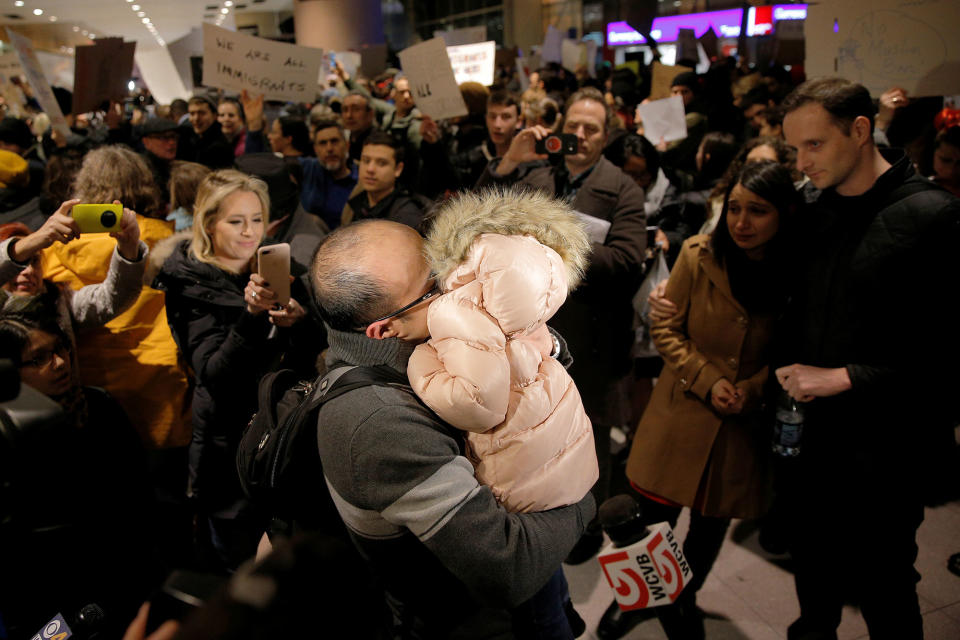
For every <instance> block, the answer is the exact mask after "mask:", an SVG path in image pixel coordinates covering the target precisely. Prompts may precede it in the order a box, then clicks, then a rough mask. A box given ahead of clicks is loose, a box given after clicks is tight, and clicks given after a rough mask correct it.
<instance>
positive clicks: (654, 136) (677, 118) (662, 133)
mask: <svg viewBox="0 0 960 640" xmlns="http://www.w3.org/2000/svg"><path fill="white" fill-rule="evenodd" d="M637 113H638V114H639V115H640V118H641V119H642V120H643V135H644V137H646V139H647V140H649V141H650V142H652V143H653V144H660V142H673V141H674V140H683V139H684V138H686V137H687V120H686V116H685V115H684V111H683V98H681V97H680V96H673V97H671V98H664V99H662V100H653V101H651V102H645V103H643V104H641V105H640V106H639V107H637Z"/></svg>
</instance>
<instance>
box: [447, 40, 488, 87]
mask: <svg viewBox="0 0 960 640" xmlns="http://www.w3.org/2000/svg"><path fill="white" fill-rule="evenodd" d="M447 55H448V56H449V57H450V66H451V67H453V75H454V77H455V78H456V79H457V84H461V83H463V82H479V83H480V84H482V85H483V86H485V87H489V86H490V85H492V84H493V70H494V69H493V67H494V62H495V60H496V55H497V43H496V42H494V41H493V40H491V41H489V42H479V43H477V44H465V45H462V46H459V47H447Z"/></svg>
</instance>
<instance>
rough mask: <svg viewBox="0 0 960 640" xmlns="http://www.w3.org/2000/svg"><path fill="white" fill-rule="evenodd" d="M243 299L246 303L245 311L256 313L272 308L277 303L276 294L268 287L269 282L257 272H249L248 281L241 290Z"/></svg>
mask: <svg viewBox="0 0 960 640" xmlns="http://www.w3.org/2000/svg"><path fill="white" fill-rule="evenodd" d="M243 299H244V300H245V301H246V303H247V311H248V312H249V313H252V314H254V315H257V314H260V313H263V312H264V311H270V310H271V309H273V306H274V305H275V304H276V303H277V294H276V293H274V292H273V291H272V290H271V289H270V283H268V282H267V281H266V280H264V279H263V278H262V277H261V276H260V274H259V273H251V274H250V282H248V283H247V286H246V288H244V290H243Z"/></svg>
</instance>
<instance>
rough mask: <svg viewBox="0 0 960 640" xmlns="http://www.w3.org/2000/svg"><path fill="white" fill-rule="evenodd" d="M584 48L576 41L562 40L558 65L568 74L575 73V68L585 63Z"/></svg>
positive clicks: (585, 53) (585, 54)
mask: <svg viewBox="0 0 960 640" xmlns="http://www.w3.org/2000/svg"><path fill="white" fill-rule="evenodd" d="M586 57H587V52H586V47H585V46H584V44H583V43H582V42H580V41H578V40H571V39H569V38H564V39H563V41H562V42H561V44H560V64H562V65H563V68H564V69H566V70H567V71H569V72H570V73H576V71H577V67H579V66H581V65H583V64H585V63H586Z"/></svg>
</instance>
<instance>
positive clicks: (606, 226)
mask: <svg viewBox="0 0 960 640" xmlns="http://www.w3.org/2000/svg"><path fill="white" fill-rule="evenodd" d="M574 213H575V214H577V217H578V218H580V223H581V224H582V225H583V230H584V231H586V232H587V238H589V239H590V242H596V243H597V244H603V243H604V242H605V241H606V239H607V233H609V232H610V222H609V221H607V220H604V219H603V218H596V217H594V216H591V215H590V214H588V213H581V212H580V211H574Z"/></svg>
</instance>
